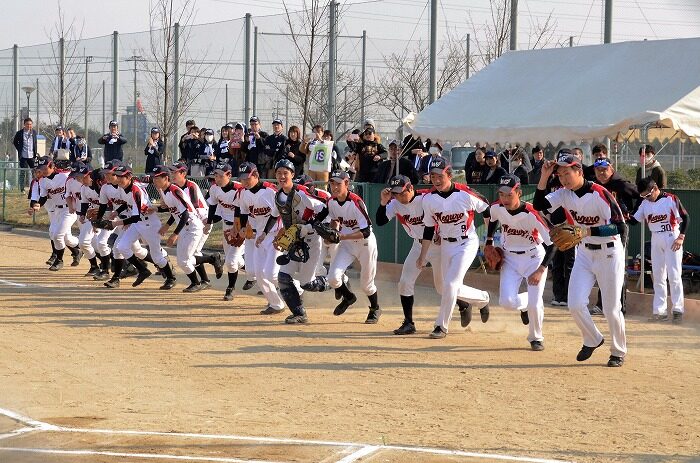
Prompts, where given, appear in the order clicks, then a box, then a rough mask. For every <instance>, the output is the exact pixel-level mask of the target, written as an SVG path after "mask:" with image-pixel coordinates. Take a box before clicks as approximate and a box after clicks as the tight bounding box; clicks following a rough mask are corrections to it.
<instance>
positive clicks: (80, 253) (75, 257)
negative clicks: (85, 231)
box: [70, 251, 83, 267]
mask: <svg viewBox="0 0 700 463" xmlns="http://www.w3.org/2000/svg"><path fill="white" fill-rule="evenodd" d="M82 258H83V251H78V252H77V253H75V254H74V255H73V262H71V263H70V266H71V267H77V266H78V265H80V259H82Z"/></svg>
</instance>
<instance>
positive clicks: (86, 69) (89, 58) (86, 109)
mask: <svg viewBox="0 0 700 463" xmlns="http://www.w3.org/2000/svg"><path fill="white" fill-rule="evenodd" d="M83 54H85V50H83ZM91 61H92V56H86V57H85V119H84V120H83V130H84V131H85V140H88V139H89V135H88V67H89V65H90V62H91Z"/></svg>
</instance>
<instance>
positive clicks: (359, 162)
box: [355, 128, 386, 182]
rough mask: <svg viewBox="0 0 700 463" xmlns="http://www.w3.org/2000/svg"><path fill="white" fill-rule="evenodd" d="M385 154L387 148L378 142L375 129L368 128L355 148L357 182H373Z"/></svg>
mask: <svg viewBox="0 0 700 463" xmlns="http://www.w3.org/2000/svg"><path fill="white" fill-rule="evenodd" d="M384 153H386V148H384V146H382V144H381V143H379V142H377V139H376V137H375V133H374V129H372V128H368V129H366V130H365V131H364V132H362V138H361V141H360V142H359V143H357V144H356V146H355V154H357V158H356V159H355V163H356V167H355V169H356V171H357V176H356V177H355V181H356V182H373V181H374V178H375V177H376V176H377V169H378V167H379V163H380V162H381V161H382V159H383V158H382V154H384Z"/></svg>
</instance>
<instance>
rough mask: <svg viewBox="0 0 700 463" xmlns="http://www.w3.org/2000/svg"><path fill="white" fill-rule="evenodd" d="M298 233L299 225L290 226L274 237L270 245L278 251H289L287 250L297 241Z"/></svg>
mask: <svg viewBox="0 0 700 463" xmlns="http://www.w3.org/2000/svg"><path fill="white" fill-rule="evenodd" d="M299 231H300V227H299V225H297V224H294V225H292V226H291V227H289V228H287V229H286V230H284V231H283V232H282V233H279V234H278V235H277V236H276V237H275V240H274V241H273V242H272V245H273V246H274V247H275V249H277V250H278V251H283V252H286V251H289V248H290V247H291V246H292V244H294V243H296V242H297V241H298V240H299Z"/></svg>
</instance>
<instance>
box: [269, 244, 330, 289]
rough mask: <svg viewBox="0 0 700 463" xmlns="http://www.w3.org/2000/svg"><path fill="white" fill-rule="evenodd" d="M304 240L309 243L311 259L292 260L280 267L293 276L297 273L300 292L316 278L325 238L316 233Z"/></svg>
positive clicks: (296, 282)
mask: <svg viewBox="0 0 700 463" xmlns="http://www.w3.org/2000/svg"><path fill="white" fill-rule="evenodd" d="M304 241H305V242H306V244H308V245H309V260H307V261H306V262H295V261H293V260H292V261H290V262H289V263H288V264H285V265H283V266H281V267H280V269H279V271H280V272H283V273H286V274H287V275H290V276H292V277H294V274H295V273H296V278H295V281H294V285H295V286H296V287H297V291H299V294H301V293H302V292H303V290H302V289H301V286H303V285H305V284H307V283H310V282H312V281H314V280H315V279H316V270H317V267H318V261H319V260H320V259H321V251H322V249H323V240H322V239H321V237H320V236H318V235H317V234H315V233H314V234H313V235H309V236H307V237H305V238H304Z"/></svg>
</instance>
